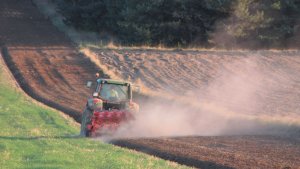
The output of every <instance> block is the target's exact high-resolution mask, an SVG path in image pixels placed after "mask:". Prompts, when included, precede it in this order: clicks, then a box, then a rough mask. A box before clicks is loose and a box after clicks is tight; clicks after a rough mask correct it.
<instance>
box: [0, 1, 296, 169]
mask: <svg viewBox="0 0 300 169" xmlns="http://www.w3.org/2000/svg"><path fill="white" fill-rule="evenodd" d="M0 24H1V26H0V45H1V52H2V55H3V57H4V59H5V61H6V63H7V65H8V67H9V68H10V70H11V71H12V73H13V75H14V76H15V78H16V79H17V81H18V82H19V84H20V86H21V87H22V88H23V89H24V90H25V91H26V92H27V93H28V94H29V95H31V96H32V97H34V98H35V99H37V100H39V101H41V102H44V103H45V104H48V105H50V106H52V107H55V108H57V109H60V110H62V111H64V112H66V113H67V114H69V115H71V116H72V117H74V118H75V119H76V120H79V119H80V113H81V111H82V110H83V108H84V106H85V101H86V98H87V96H88V95H89V92H90V91H89V90H88V89H86V88H85V87H84V84H85V82H86V81H87V80H91V79H93V75H94V73H95V72H96V71H99V68H97V67H96V66H95V64H93V63H92V62H91V61H90V60H89V59H88V58H86V57H85V56H83V55H81V54H80V53H79V52H77V49H76V47H74V45H73V44H72V43H71V41H70V40H69V39H68V38H67V37H65V35H64V34H63V33H61V32H60V31H58V30H57V28H55V27H54V26H53V25H52V24H51V22H50V21H49V20H48V18H45V17H44V16H43V15H41V14H40V13H39V11H38V9H37V8H36V7H35V5H34V4H33V3H32V2H31V1H30V0H22V1H20V0H1V1H0ZM104 52H106V51H104ZM100 53H101V51H100ZM117 53H119V52H118V51H117ZM133 53H134V52H133ZM232 53H234V52H232ZM232 53H228V54H227V55H228V56H223V57H222V58H221V59H220V60H219V61H216V62H214V61H211V59H210V58H209V57H208V59H210V60H207V56H209V55H210V53H209V52H207V53H206V54H205V56H203V58H201V56H198V58H199V59H196V60H194V61H195V62H196V61H197V63H198V62H199V61H200V62H201V63H199V64H201V65H203V66H200V65H196V66H195V65H194V67H193V69H191V70H190V69H187V70H188V71H189V70H190V71H191V72H190V73H193V72H202V74H206V72H207V76H209V77H213V76H218V73H217V72H218V71H217V69H218V66H220V67H225V68H226V69H227V68H228V67H226V64H225V63H226V62H228V60H230V59H231V58H230V55H231V54H232ZM238 53H241V52H238ZM146 54H147V55H148V54H149V55H151V52H149V51H148V52H147V53H146ZM270 54H272V52H269V53H268V54H267V55H270ZM118 55H119V56H120V54H118ZM155 55H157V52H154V53H153V56H151V58H152V57H154V56H155ZM178 55H180V53H179V54H178ZM188 55H189V54H188ZM213 55H216V53H213ZM237 55H239V54H237ZM284 55H289V57H288V58H283V57H285V56H281V55H280V56H278V57H277V58H279V60H276V57H275V58H274V57H268V58H264V59H265V60H270V59H271V61H270V63H271V65H284V67H282V66H281V67H280V69H279V70H280V71H283V75H287V78H289V80H288V81H290V83H288V84H282V85H279V86H282V90H277V91H278V92H277V93H275V94H274V95H273V94H270V95H267V97H264V98H263V99H267V98H270V99H273V100H275V101H273V102H272V104H271V105H270V107H271V108H270V110H276V111H278V112H279V113H280V117H281V116H282V117H289V115H291V116H292V117H293V118H294V119H296V120H297V117H299V116H298V115H299V104H298V103H299V91H300V90H299V77H300V76H299V63H300V62H299V59H300V57H299V52H297V51H296V52H286V53H285V54H284ZM290 55H291V56H290ZM126 56H129V55H127V54H126ZM159 56H164V54H161V55H159ZM124 57H125V54H124ZM143 57H144V56H143ZM166 57H167V58H169V57H171V55H170V56H169V55H168V56H166ZM188 57H193V56H188ZM128 58H129V59H130V57H128ZM131 58H132V59H135V56H134V54H133V56H132V57H131ZM144 58H146V56H145V57H144ZM236 58H238V56H236ZM289 58H290V59H289ZM152 59H153V58H152ZM175 59H176V58H175ZM213 59H218V56H214V57H213ZM272 59H273V60H272ZM136 60H138V59H136ZM155 60H156V59H155V58H154V59H153V62H151V64H155V62H156V61H155ZM162 60H163V61H159V62H157V63H158V64H157V65H159V64H162V65H165V66H168V67H169V69H170V70H173V69H174V71H175V72H172V71H166V70H165V69H162V70H161V72H162V73H163V74H165V75H163V76H157V75H155V74H153V72H152V75H151V70H154V68H155V70H156V71H157V70H159V67H158V66H155V65H154V68H153V67H152V65H150V66H149V64H150V63H149V64H148V62H147V63H146V64H145V65H144V68H143V67H141V68H140V69H139V66H138V65H133V66H134V67H132V70H133V72H132V73H131V74H130V73H129V74H127V75H126V76H128V77H130V76H132V77H134V76H135V74H134V73H137V74H139V75H141V80H145V81H146V82H149V84H150V88H151V87H152V89H153V88H155V84H157V81H153V83H150V82H151V78H150V76H153V77H154V78H156V79H159V78H165V76H169V77H170V78H171V79H174V77H176V75H180V74H176V71H177V72H178V71H179V72H180V70H181V69H183V70H185V68H184V67H180V63H178V62H177V61H172V63H173V67H172V64H170V65H168V64H166V63H167V62H166V60H164V59H163V58H162ZM171 60H172V58H171ZM183 60H184V59H183ZM167 61H168V60H167ZM208 61H211V62H210V63H209V62H208ZM133 62H134V60H133V61H131V62H129V61H128V60H126V59H125V60H123V61H121V62H120V63H119V64H121V63H124V64H125V65H123V67H119V68H120V69H124V68H125V69H127V68H128V67H129V68H130V65H129V66H128V65H126V64H129V63H133ZM188 62H189V65H191V66H193V64H194V62H190V61H188ZM263 63H268V62H263ZM142 65H143V64H142ZM204 65H207V67H205V66H204ZM214 65H215V66H214ZM121 66H122V65H121ZM183 66H186V65H183ZM262 66H263V65H262ZM266 66H267V67H268V66H270V65H266ZM201 67H203V70H202V68H201ZM179 68H180V69H179ZM272 68H273V70H274V71H277V70H276V67H272ZM147 69H149V70H148V73H147V71H146V70H147ZM194 69H195V70H194ZM198 69H199V70H198ZM200 69H201V70H200ZM210 70H211V71H210ZM250 70H251V69H250ZM128 71H129V70H128ZM130 71H131V70H130ZM234 71H236V70H233V72H234ZM124 72H126V70H124ZM158 72H159V71H158ZM183 73H185V74H184V76H182V77H184V80H183V81H186V82H187V83H183V81H180V82H179V83H177V84H176V85H173V86H172V85H171V86H170V89H171V90H173V89H175V90H177V89H180V85H181V86H185V84H186V86H187V87H188V88H190V87H193V85H196V86H199V85H203V86H205V84H207V83H209V82H210V79H212V78H208V79H206V78H204V76H203V77H202V76H201V77H198V78H196V77H195V76H193V75H190V74H188V73H187V72H183ZM267 73H269V72H267ZM144 75H145V76H144ZM137 76H138V75H137ZM142 76H144V77H146V76H148V77H149V78H145V79H143V77H142ZM156 76H157V77H156ZM132 77H131V78H132ZM189 77H190V79H192V80H193V81H194V80H195V79H196V80H197V79H198V80H199V81H198V83H199V84H195V83H194V82H193V81H188V79H189ZM126 78H127V77H125V79H126ZM243 78H244V77H243ZM272 79H275V81H274V80H271V81H268V80H265V81H264V82H266V83H268V84H271V86H272V87H274V86H277V85H274V83H275V82H276V80H277V77H276V76H275V77H274V78H272ZM179 80H180V79H179ZM179 80H178V79H176V78H175V81H179ZM233 80H234V79H233ZM278 80H279V82H282V80H283V81H284V80H285V79H284V78H283V79H282V78H281V79H278ZM162 82H163V83H166V85H168V83H169V81H166V80H164V79H162ZM178 85H179V86H178ZM216 85H217V86H218V83H216ZM261 85H262V84H261V83H259V84H257V86H261ZM160 89H161V91H162V90H165V89H164V87H161V88H160ZM229 89H231V87H229ZM259 89H260V90H261V88H259ZM291 89H293V90H291ZM181 93H182V92H181ZM200 93H201V92H200ZM184 94H185V93H184ZM225 94H226V92H225ZM213 96H214V95H210V96H209V97H208V98H211V97H213ZM289 96H290V97H289ZM282 97H283V98H284V99H283V100H282V102H280V100H281V98H282ZM236 99H237V100H239V97H236ZM223 100H227V99H226V97H224V98H221V101H220V102H221V103H222V102H223ZM287 101H289V102H288V105H287V106H283V107H281V106H282V105H283V104H282V103H285V102H287ZM164 104H166V103H164ZM272 105H280V106H279V107H278V108H277V109H276V107H275V108H274V107H272ZM230 106H231V105H230ZM141 107H143V105H141ZM233 107H235V106H233ZM236 110H244V109H239V107H238V109H236ZM282 110H283V111H282ZM249 113H251V110H250V111H249ZM267 113H271V112H270V111H268V112H267ZM276 115H277V114H276ZM178 125H180V124H178ZM296 131H297V128H296ZM298 131H299V130H298ZM298 133H299V132H298ZM298 136H299V135H297V136H294V137H290V135H289V136H288V137H279V136H219V137H177V138H154V139H126V140H117V141H113V142H114V143H115V144H117V145H122V146H125V147H129V148H135V149H138V150H140V151H144V152H146V153H150V154H154V155H157V156H160V157H162V158H165V159H169V160H174V161H177V162H180V163H183V164H186V165H191V166H195V167H199V168H299V166H300V164H299V159H300V149H299V145H300V142H299V137H298Z"/></svg>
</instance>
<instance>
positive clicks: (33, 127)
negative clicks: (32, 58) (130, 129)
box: [0, 62, 182, 169]
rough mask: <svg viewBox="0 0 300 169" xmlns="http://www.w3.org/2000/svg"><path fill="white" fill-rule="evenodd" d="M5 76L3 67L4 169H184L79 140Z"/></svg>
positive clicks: (0, 148)
mask: <svg viewBox="0 0 300 169" xmlns="http://www.w3.org/2000/svg"><path fill="white" fill-rule="evenodd" d="M3 70H4V69H3V66H2V64H1V62H0V128H1V130H0V169H2V168H3V169H6V168H8V169H11V168H28V169H34V168H43V169H45V168H49V169H50V168H51V169H54V168H66V169H70V168H72V169H74V168H80V169H83V168H104V169H109V168H181V167H182V166H179V165H178V164H175V163H171V162H167V161H164V160H161V159H158V158H154V157H152V156H148V155H145V154H142V153H137V152H134V151H131V150H127V149H122V148H119V147H115V146H113V145H110V144H106V143H103V142H101V141H95V140H91V139H86V138H80V137H78V136H77V135H78V133H79V126H78V125H75V123H74V122H73V121H72V120H71V119H68V118H65V117H63V116H62V115H61V114H60V113H59V112H57V111H54V110H52V109H49V108H46V107H45V106H41V105H38V104H37V103H34V102H33V101H32V100H31V99H30V98H28V97H27V96H24V95H23V94H22V92H20V91H19V90H18V89H16V88H14V87H12V81H10V80H9V79H10V78H9V77H8V75H7V73H6V72H5V71H3Z"/></svg>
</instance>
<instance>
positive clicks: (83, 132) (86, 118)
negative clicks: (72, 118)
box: [80, 107, 93, 137]
mask: <svg viewBox="0 0 300 169" xmlns="http://www.w3.org/2000/svg"><path fill="white" fill-rule="evenodd" d="M92 114H93V112H92V110H90V109H89V108H88V107H86V108H85V110H84V111H83V114H82V118H81V128H80V136H83V137H90V135H91V133H90V131H89V130H88V128H87V125H88V124H90V123H91V117H92Z"/></svg>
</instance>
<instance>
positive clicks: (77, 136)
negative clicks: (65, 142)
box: [0, 135, 84, 140]
mask: <svg viewBox="0 0 300 169" xmlns="http://www.w3.org/2000/svg"><path fill="white" fill-rule="evenodd" d="M79 138H84V137H82V136H80V135H65V136H34V137H19V136H0V140H40V139H79Z"/></svg>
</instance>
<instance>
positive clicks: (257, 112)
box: [113, 56, 300, 138]
mask: <svg viewBox="0 0 300 169" xmlns="http://www.w3.org/2000/svg"><path fill="white" fill-rule="evenodd" d="M260 59H263V56H258V57H240V59H238V60H237V61H234V62H232V63H229V64H227V65H224V69H222V68H221V69H220V70H219V71H218V72H217V74H216V76H215V77H214V79H213V80H211V82H209V83H208V84H207V85H206V86H199V88H195V89H193V90H192V91H188V92H187V94H186V95H181V96H176V98H174V99H173V100H168V101H163V100H149V101H147V102H144V103H143V104H141V105H140V106H141V111H140V112H139V113H138V114H136V119H135V120H134V121H132V122H131V123H129V124H124V125H123V127H122V128H120V129H119V130H118V131H117V133H116V134H115V135H114V136H113V137H114V138H122V137H160V136H188V135H197V136H218V135H237V134H238V135H250V134H251V135H260V134H267V135H294V134H295V133H296V134H298V136H299V133H300V125H299V124H300V123H299V121H300V119H299V118H298V119H297V117H299V116H298V115H299V113H300V112H293V113H294V114H293V113H290V114H289V113H287V112H286V110H287V109H284V108H282V107H286V106H289V105H285V104H286V103H285V102H284V101H285V100H284V99H285V98H288V97H289V96H285V95H277V94H278V93H280V92H282V90H283V89H286V90H289V89H287V88H288V87H289V86H293V82H291V81H289V80H288V79H287V78H285V76H286V74H285V73H287V72H284V71H280V70H278V71H277V72H276V71H274V70H272V69H269V68H268V67H267V66H266V65H263V64H261V62H260ZM183 87H184V86H183ZM272 97H279V98H277V99H278V100H281V102H278V100H275V101H273V100H272ZM280 97H281V98H280ZM295 102H297V100H295ZM294 105H297V103H295V104H294ZM297 110H299V109H296V110H295V111H297ZM286 113H287V114H286Z"/></svg>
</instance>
